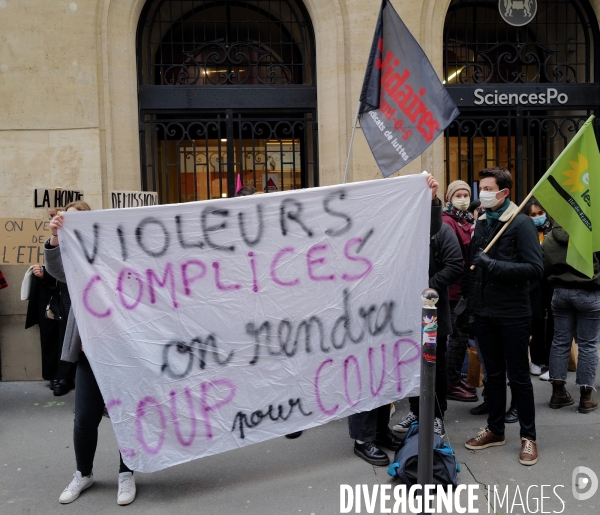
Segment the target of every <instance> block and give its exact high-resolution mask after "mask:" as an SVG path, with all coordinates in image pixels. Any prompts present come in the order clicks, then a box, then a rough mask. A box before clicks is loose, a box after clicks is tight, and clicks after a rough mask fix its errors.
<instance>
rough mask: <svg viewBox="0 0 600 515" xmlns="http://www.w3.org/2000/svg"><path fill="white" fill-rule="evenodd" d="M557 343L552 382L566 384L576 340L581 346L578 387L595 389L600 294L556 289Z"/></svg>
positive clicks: (554, 309) (555, 338) (551, 376)
mask: <svg viewBox="0 0 600 515" xmlns="http://www.w3.org/2000/svg"><path fill="white" fill-rule="evenodd" d="M552 313H553V314H554V340H553V341H552V348H551V349H550V380H558V381H566V380H567V367H568V365H569V352H570V351H571V343H572V341H573V338H574V337H575V340H576V341H577V345H578V347H579V356H578V358H579V359H578V363H577V377H576V384H577V385H578V386H592V387H593V386H594V382H595V380H596V368H597V367H598V343H599V342H600V292H598V291H593V290H591V291H590V290H579V289H571V288H569V289H567V288H555V290H554V295H553V296H552Z"/></svg>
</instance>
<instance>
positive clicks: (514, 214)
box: [471, 188, 535, 270]
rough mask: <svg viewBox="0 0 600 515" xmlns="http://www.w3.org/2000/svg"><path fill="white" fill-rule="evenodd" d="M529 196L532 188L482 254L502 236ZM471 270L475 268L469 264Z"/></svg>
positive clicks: (531, 194) (531, 195) (531, 193)
mask: <svg viewBox="0 0 600 515" xmlns="http://www.w3.org/2000/svg"><path fill="white" fill-rule="evenodd" d="M534 189H535V188H534ZM531 197H533V190H531V191H530V192H529V195H527V196H526V197H525V200H523V202H521V205H520V206H519V207H518V208H517V210H516V211H515V212H514V213H513V214H512V216H511V217H510V218H509V219H508V222H506V223H505V224H504V227H502V229H500V230H499V231H498V234H496V236H494V239H493V240H492V241H490V243H489V244H488V246H487V247H486V248H485V249H483V252H484V254H487V253H488V251H489V250H490V249H491V248H492V247H493V246H494V243H496V242H497V241H498V239H499V238H500V236H502V235H503V234H504V231H506V229H507V228H508V226H509V225H510V224H511V223H512V221H513V220H514V219H515V218H516V216H517V215H518V214H519V213H520V212H521V209H523V208H524V207H525V205H526V204H527V202H529V199H531ZM471 270H475V265H471Z"/></svg>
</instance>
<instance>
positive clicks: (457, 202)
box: [452, 197, 471, 211]
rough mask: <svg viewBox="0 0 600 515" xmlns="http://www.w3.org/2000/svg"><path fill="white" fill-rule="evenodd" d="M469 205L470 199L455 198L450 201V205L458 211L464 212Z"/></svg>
mask: <svg viewBox="0 0 600 515" xmlns="http://www.w3.org/2000/svg"><path fill="white" fill-rule="evenodd" d="M470 204H471V199H470V198H469V197H462V198H455V199H454V200H453V201H452V205H453V206H454V207H455V208H456V209H460V210H461V211H466V210H467V209H468V208H469V205H470Z"/></svg>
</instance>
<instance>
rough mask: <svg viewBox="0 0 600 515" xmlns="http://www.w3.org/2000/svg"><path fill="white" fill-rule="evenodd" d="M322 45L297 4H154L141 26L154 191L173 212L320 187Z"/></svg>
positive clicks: (163, 0)
mask: <svg viewBox="0 0 600 515" xmlns="http://www.w3.org/2000/svg"><path fill="white" fill-rule="evenodd" d="M315 82H316V77H315V69H314V36H313V32H312V26H311V24H310V19H309V17H308V14H307V13H306V11H305V9H304V6H303V5H301V4H299V3H296V2H295V1H294V0H216V1H212V0H210V1H209V0H152V1H150V2H148V3H147V5H146V6H145V8H144V10H143V12H142V15H141V18H140V23H139V28H138V84H139V86H138V90H139V105H140V148H141V160H142V184H143V187H144V189H155V190H157V191H158V192H159V198H160V201H161V202H162V203H166V202H186V201H191V200H203V199H208V198H216V197H225V196H233V194H234V191H235V186H236V179H237V175H238V174H239V176H240V178H241V180H242V183H243V184H244V185H246V186H253V187H255V188H257V190H262V191H275V190H288V189H294V188H301V187H308V186H315V185H318V168H317V158H318V155H317V126H318V125H317V112H316V106H317V104H316V86H315Z"/></svg>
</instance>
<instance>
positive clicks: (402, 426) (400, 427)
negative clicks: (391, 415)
mask: <svg viewBox="0 0 600 515" xmlns="http://www.w3.org/2000/svg"><path fill="white" fill-rule="evenodd" d="M415 420H417V417H415V414H414V413H413V412H412V411H409V412H408V415H406V417H404V418H403V419H402V420H401V421H400V423H399V424H396V425H395V426H393V427H392V429H393V430H394V431H396V432H397V433H408V428H409V427H410V426H411V424H412V423H413V422H414V421H415Z"/></svg>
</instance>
